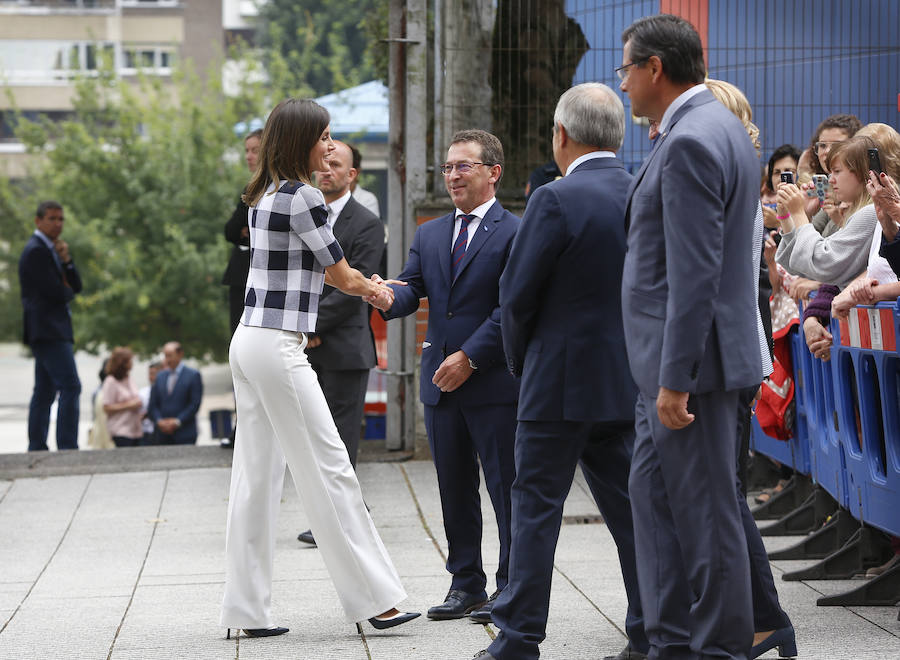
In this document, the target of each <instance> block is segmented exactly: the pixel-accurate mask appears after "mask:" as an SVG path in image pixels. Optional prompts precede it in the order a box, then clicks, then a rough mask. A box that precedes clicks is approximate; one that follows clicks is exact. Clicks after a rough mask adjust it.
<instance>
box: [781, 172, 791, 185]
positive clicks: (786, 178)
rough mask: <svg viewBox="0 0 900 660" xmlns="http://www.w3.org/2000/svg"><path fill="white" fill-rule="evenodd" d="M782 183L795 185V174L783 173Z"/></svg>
mask: <svg viewBox="0 0 900 660" xmlns="http://www.w3.org/2000/svg"><path fill="white" fill-rule="evenodd" d="M781 182H782V183H794V173H793V172H782V173H781Z"/></svg>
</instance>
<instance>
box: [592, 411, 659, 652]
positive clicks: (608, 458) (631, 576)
mask: <svg viewBox="0 0 900 660" xmlns="http://www.w3.org/2000/svg"><path fill="white" fill-rule="evenodd" d="M633 449H634V424H631V425H630V426H628V427H625V428H609V427H608V426H605V425H600V424H596V425H594V426H593V430H592V433H591V435H590V437H589V438H588V440H587V443H586V444H585V447H584V450H583V451H582V454H581V468H582V470H583V472H584V477H585V480H586V481H587V484H588V488H590V489H591V494H592V495H593V496H594V501H595V502H596V503H597V508H598V509H600V513H601V514H602V515H603V520H604V522H605V523H606V526H607V528H608V529H609V532H610V534H612V537H613V540H615V542H616V549H617V550H618V553H619V565H620V566H621V569H622V579H623V581H624V582H625V593H626V594H627V595H628V612H627V613H626V615H625V630H626V632H627V633H628V639H629V641H630V642H631V646H632V648H634V650H636V651H638V652H640V653H647V651H648V649H649V648H650V642H649V641H648V640H647V634H646V633H645V632H644V615H643V612H642V610H641V594H640V589H638V576H637V562H636V560H635V555H634V521H633V518H632V514H631V500H630V499H629V497H628V475H629V472H630V471H631V455H632V453H633Z"/></svg>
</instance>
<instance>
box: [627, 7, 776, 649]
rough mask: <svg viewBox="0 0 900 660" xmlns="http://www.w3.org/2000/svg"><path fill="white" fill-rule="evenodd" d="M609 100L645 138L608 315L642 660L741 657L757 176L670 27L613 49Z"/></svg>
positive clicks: (731, 120)
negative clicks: (625, 423)
mask: <svg viewBox="0 0 900 660" xmlns="http://www.w3.org/2000/svg"><path fill="white" fill-rule="evenodd" d="M622 41H623V43H624V50H623V58H622V66H621V67H619V69H618V70H617V72H618V73H619V77H620V78H621V79H622V84H621V88H622V90H623V91H624V92H626V93H627V94H628V96H629V97H630V99H631V104H632V112H633V113H634V114H635V115H636V116H639V117H647V118H649V119H650V120H651V121H657V122H659V135H658V137H657V138H656V140H655V144H654V146H653V149H652V150H651V152H650V154H649V155H648V156H647V158H646V159H645V161H644V164H643V165H642V166H641V169H640V171H639V172H638V174H637V176H636V177H635V180H634V184H633V185H632V189H631V194H630V197H629V201H628V204H629V206H628V211H627V214H626V224H627V225H628V226H629V229H628V252H627V255H626V258H625V270H624V274H623V281H622V312H623V320H624V323H625V337H626V342H627V346H628V359H629V362H630V364H631V373H632V375H633V376H634V379H635V381H636V382H637V385H638V388H639V390H640V393H639V394H638V402H637V407H636V422H635V427H636V439H635V449H634V457H633V460H632V467H631V478H630V493H631V504H632V511H633V513H634V527H635V547H636V550H637V566H638V575H639V581H640V592H641V601H642V604H643V609H644V617H645V628H646V631H647V636H648V637H649V639H650V645H651V651H650V657H651V658H659V659H660V660H663V659H667V658H679V659H681V658H711V657H716V658H735V659H743V658H746V657H747V654H748V653H749V651H750V647H751V644H752V641H753V619H752V606H751V598H750V579H749V561H748V556H747V545H746V541H745V538H744V533H743V529H742V526H741V516H740V510H739V508H738V502H737V492H736V488H735V476H734V470H735V441H734V433H735V430H734V429H735V410H736V409H737V400H738V393H739V391H740V390H741V389H742V388H745V387H749V386H752V385H758V384H759V383H760V382H761V380H762V367H761V356H760V348H759V341H758V338H757V335H756V299H755V295H754V287H753V279H754V273H755V268H754V266H755V264H753V263H752V250H751V244H752V243H751V242H752V241H753V240H756V239H757V237H756V236H754V233H753V223H754V217H755V212H756V205H757V202H758V192H759V191H758V188H759V163H758V161H757V158H756V154H755V153H754V150H753V145H752V144H751V142H750V140H748V139H747V132H746V130H745V129H744V127H743V125H742V124H741V122H740V121H739V120H738V119H737V118H736V117H735V116H734V115H733V114H732V113H731V112H730V111H729V110H728V109H726V108H725V106H723V105H722V104H721V103H719V102H718V101H716V100H715V98H714V97H713V96H712V94H711V93H710V92H709V90H707V89H706V86H705V85H704V84H703V80H704V78H705V74H706V66H705V64H704V61H703V48H702V45H701V41H700V37H699V35H698V34H697V32H696V31H695V30H694V29H693V28H692V27H691V25H690V24H689V23H688V22H687V21H685V20H683V19H681V18H677V17H675V16H669V15H656V16H648V17H645V18H641V19H639V20H637V21H635V22H634V23H633V24H632V25H631V26H630V27H628V28H627V29H626V30H625V32H624V33H623V35H622Z"/></svg>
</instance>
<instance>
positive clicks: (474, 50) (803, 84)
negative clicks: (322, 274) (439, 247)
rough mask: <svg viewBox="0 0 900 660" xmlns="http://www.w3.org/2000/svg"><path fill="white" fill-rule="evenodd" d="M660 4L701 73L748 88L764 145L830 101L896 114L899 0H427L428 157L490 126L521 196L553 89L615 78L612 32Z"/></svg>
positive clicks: (635, 145)
mask: <svg viewBox="0 0 900 660" xmlns="http://www.w3.org/2000/svg"><path fill="white" fill-rule="evenodd" d="M657 12H667V13H673V14H678V15H681V16H683V17H685V18H687V19H688V20H690V21H691V22H692V23H693V24H694V26H695V27H696V28H697V29H698V32H700V35H701V38H702V40H703V43H704V46H705V48H706V53H707V62H708V65H709V75H710V77H712V78H719V79H722V80H727V81H729V82H731V83H734V84H735V85H737V86H738V87H740V88H741V89H742V90H743V91H744V93H745V94H746V95H747V98H748V99H749V100H750V103H751V104H752V106H753V108H754V112H755V121H756V123H757V124H758V126H759V128H760V130H761V141H762V149H763V157H764V158H766V157H768V155H769V154H770V153H771V152H772V150H773V149H774V148H775V147H776V146H778V145H781V144H784V143H792V144H795V145H797V146H799V147H801V148H802V147H804V146H806V145H807V144H808V143H809V141H810V138H811V136H812V133H813V131H814V130H815V127H816V126H817V125H818V124H819V122H820V121H821V120H822V119H824V118H825V117H827V116H828V115H830V114H834V113H852V114H855V115H857V116H858V117H859V118H860V119H861V120H862V122H863V123H869V122H875V121H878V122H884V123H886V124H890V125H892V126H894V127H897V126H898V125H900V2H898V1H897V0H853V1H852V2H851V1H849V0H458V1H452V2H451V1H448V0H436V2H435V10H434V18H435V53H436V54H437V56H436V60H437V64H436V66H435V108H436V111H435V131H434V143H433V144H434V151H435V159H436V160H437V161H439V160H440V159H441V157H442V152H443V150H444V149H446V143H447V141H449V139H450V136H451V135H452V131H453V130H455V129H457V128H462V127H469V126H478V127H484V128H490V129H491V130H492V131H493V132H495V133H496V134H497V135H498V136H499V137H500V138H501V140H502V142H503V145H504V149H505V151H506V160H507V167H506V170H505V174H504V180H503V193H504V194H505V195H507V196H513V195H521V194H522V193H523V191H524V185H525V182H526V181H527V178H528V173H529V172H530V171H531V170H532V169H534V168H535V167H537V166H540V165H541V164H543V163H545V162H547V161H548V160H549V159H550V156H551V153H550V131H551V128H552V121H553V109H554V107H555V105H556V100H557V99H558V98H559V95H560V94H561V93H562V92H563V91H564V90H565V89H567V88H568V87H569V86H570V85H572V84H573V83H580V82H585V81H599V82H604V83H606V84H608V85H610V86H612V87H614V88H615V89H618V79H617V78H616V76H615V73H614V69H615V68H616V67H617V66H620V65H621V62H622V40H621V34H622V31H623V30H624V29H625V28H626V27H627V26H628V25H629V24H630V23H631V22H632V21H634V20H635V19H637V18H640V17H641V16H646V15H649V14H654V13H657ZM623 100H624V102H625V108H626V113H629V114H630V104H629V102H628V98H627V96H625V95H624V94H623ZM646 132H647V131H646V126H645V125H644V124H642V123H639V122H637V121H636V122H635V123H631V124H629V125H628V129H627V130H626V138H625V145H624V147H623V150H622V153H621V155H622V158H623V160H624V161H625V163H626V165H627V166H628V167H630V168H634V167H635V166H637V165H639V164H640V162H641V160H642V159H643V156H644V154H645V153H646V152H647V150H648V149H649V144H650V143H649V140H648V139H647V136H646Z"/></svg>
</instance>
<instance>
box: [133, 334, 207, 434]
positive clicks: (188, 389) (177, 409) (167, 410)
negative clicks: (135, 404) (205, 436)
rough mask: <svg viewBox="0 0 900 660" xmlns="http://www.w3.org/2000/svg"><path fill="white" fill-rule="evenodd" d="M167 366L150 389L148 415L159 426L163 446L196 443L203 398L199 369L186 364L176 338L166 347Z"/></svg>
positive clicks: (164, 349) (164, 352)
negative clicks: (198, 416)
mask: <svg viewBox="0 0 900 660" xmlns="http://www.w3.org/2000/svg"><path fill="white" fill-rule="evenodd" d="M163 356H164V357H165V362H166V369H165V370H164V371H162V372H160V373H159V375H157V376H156V382H155V383H153V389H151V390H150V406H149V407H148V408H147V417H149V418H150V420H151V421H152V422H153V423H154V424H155V425H156V429H157V431H158V433H157V438H158V440H159V444H161V445H194V444H197V411H198V410H199V409H200V400H201V399H202V398H203V380H202V379H201V378H200V372H199V371H197V370H196V369H191V368H190V367H189V366H187V365H186V364H185V363H184V362H183V360H184V349H183V348H182V347H181V344H179V343H178V342H177V341H170V342H169V343H167V344H166V345H165V346H163Z"/></svg>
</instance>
